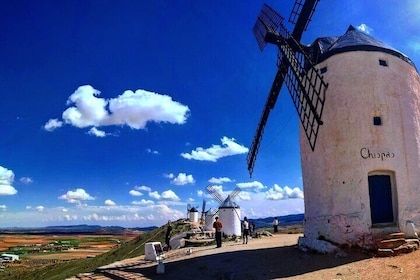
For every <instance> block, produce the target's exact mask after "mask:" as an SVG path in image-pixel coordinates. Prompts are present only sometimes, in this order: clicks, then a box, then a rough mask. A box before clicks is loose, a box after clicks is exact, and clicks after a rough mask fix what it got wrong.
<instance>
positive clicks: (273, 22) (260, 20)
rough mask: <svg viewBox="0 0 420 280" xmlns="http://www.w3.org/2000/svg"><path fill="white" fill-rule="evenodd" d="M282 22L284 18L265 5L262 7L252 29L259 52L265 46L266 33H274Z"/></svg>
mask: <svg viewBox="0 0 420 280" xmlns="http://www.w3.org/2000/svg"><path fill="white" fill-rule="evenodd" d="M283 20H284V18H283V17H282V16H281V15H280V14H279V13H277V12H276V11H275V10H274V9H273V8H271V7H270V6H268V5H267V4H264V5H263V6H262V8H261V11H260V14H259V15H258V17H257V21H256V22H255V25H254V28H253V29H252V31H253V33H254V36H255V38H256V39H257V42H258V46H259V47H260V50H263V49H264V47H265V46H266V44H267V41H266V40H265V37H266V35H267V33H268V32H274V31H276V29H277V28H278V27H279V25H280V23H281V22H282V21H283Z"/></svg>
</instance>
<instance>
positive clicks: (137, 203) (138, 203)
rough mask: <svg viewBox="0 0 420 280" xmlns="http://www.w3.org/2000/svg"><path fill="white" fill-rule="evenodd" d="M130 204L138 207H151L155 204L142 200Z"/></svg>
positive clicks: (151, 201)
mask: <svg viewBox="0 0 420 280" xmlns="http://www.w3.org/2000/svg"><path fill="white" fill-rule="evenodd" d="M131 204H133V205H138V206H148V205H153V204H155V203H154V202H153V200H146V199H142V200H140V201H138V200H134V201H132V202H131Z"/></svg>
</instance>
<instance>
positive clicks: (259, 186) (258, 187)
mask: <svg viewBox="0 0 420 280" xmlns="http://www.w3.org/2000/svg"><path fill="white" fill-rule="evenodd" d="M236 185H237V186H238V187H240V188H241V189H251V190H255V191H260V190H262V189H265V188H267V187H266V186H264V185H263V184H262V183H261V182H258V181H253V182H247V183H238V184H236Z"/></svg>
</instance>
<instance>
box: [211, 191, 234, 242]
mask: <svg viewBox="0 0 420 280" xmlns="http://www.w3.org/2000/svg"><path fill="white" fill-rule="evenodd" d="M206 190H207V192H208V193H209V194H210V195H211V196H212V197H213V198H214V199H215V200H216V201H217V202H218V203H219V204H220V205H219V207H218V209H217V210H216V211H214V213H213V214H212V216H211V219H212V220H213V219H214V217H216V216H217V215H218V217H219V219H220V221H221V222H222V224H223V233H224V234H225V235H235V236H241V209H240V207H239V205H238V204H237V203H236V202H235V201H233V199H234V198H235V197H236V196H237V195H238V194H239V193H240V192H241V188H240V187H236V188H235V189H234V190H233V191H232V192H231V193H230V194H229V195H228V196H227V197H226V198H225V199H223V196H222V195H221V194H220V193H219V192H218V190H217V189H215V188H214V186H212V185H208V186H207V187H206ZM206 225H207V216H206Z"/></svg>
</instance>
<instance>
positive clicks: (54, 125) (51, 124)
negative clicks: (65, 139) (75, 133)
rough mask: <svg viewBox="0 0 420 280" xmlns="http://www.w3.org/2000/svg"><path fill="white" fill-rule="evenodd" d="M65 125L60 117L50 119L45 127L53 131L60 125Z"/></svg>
mask: <svg viewBox="0 0 420 280" xmlns="http://www.w3.org/2000/svg"><path fill="white" fill-rule="evenodd" d="M62 126H63V122H62V121H60V120H58V119H50V120H49V121H48V122H47V123H46V124H45V125H44V129H45V130H46V131H53V130H55V129H57V128H59V127H62Z"/></svg>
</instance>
